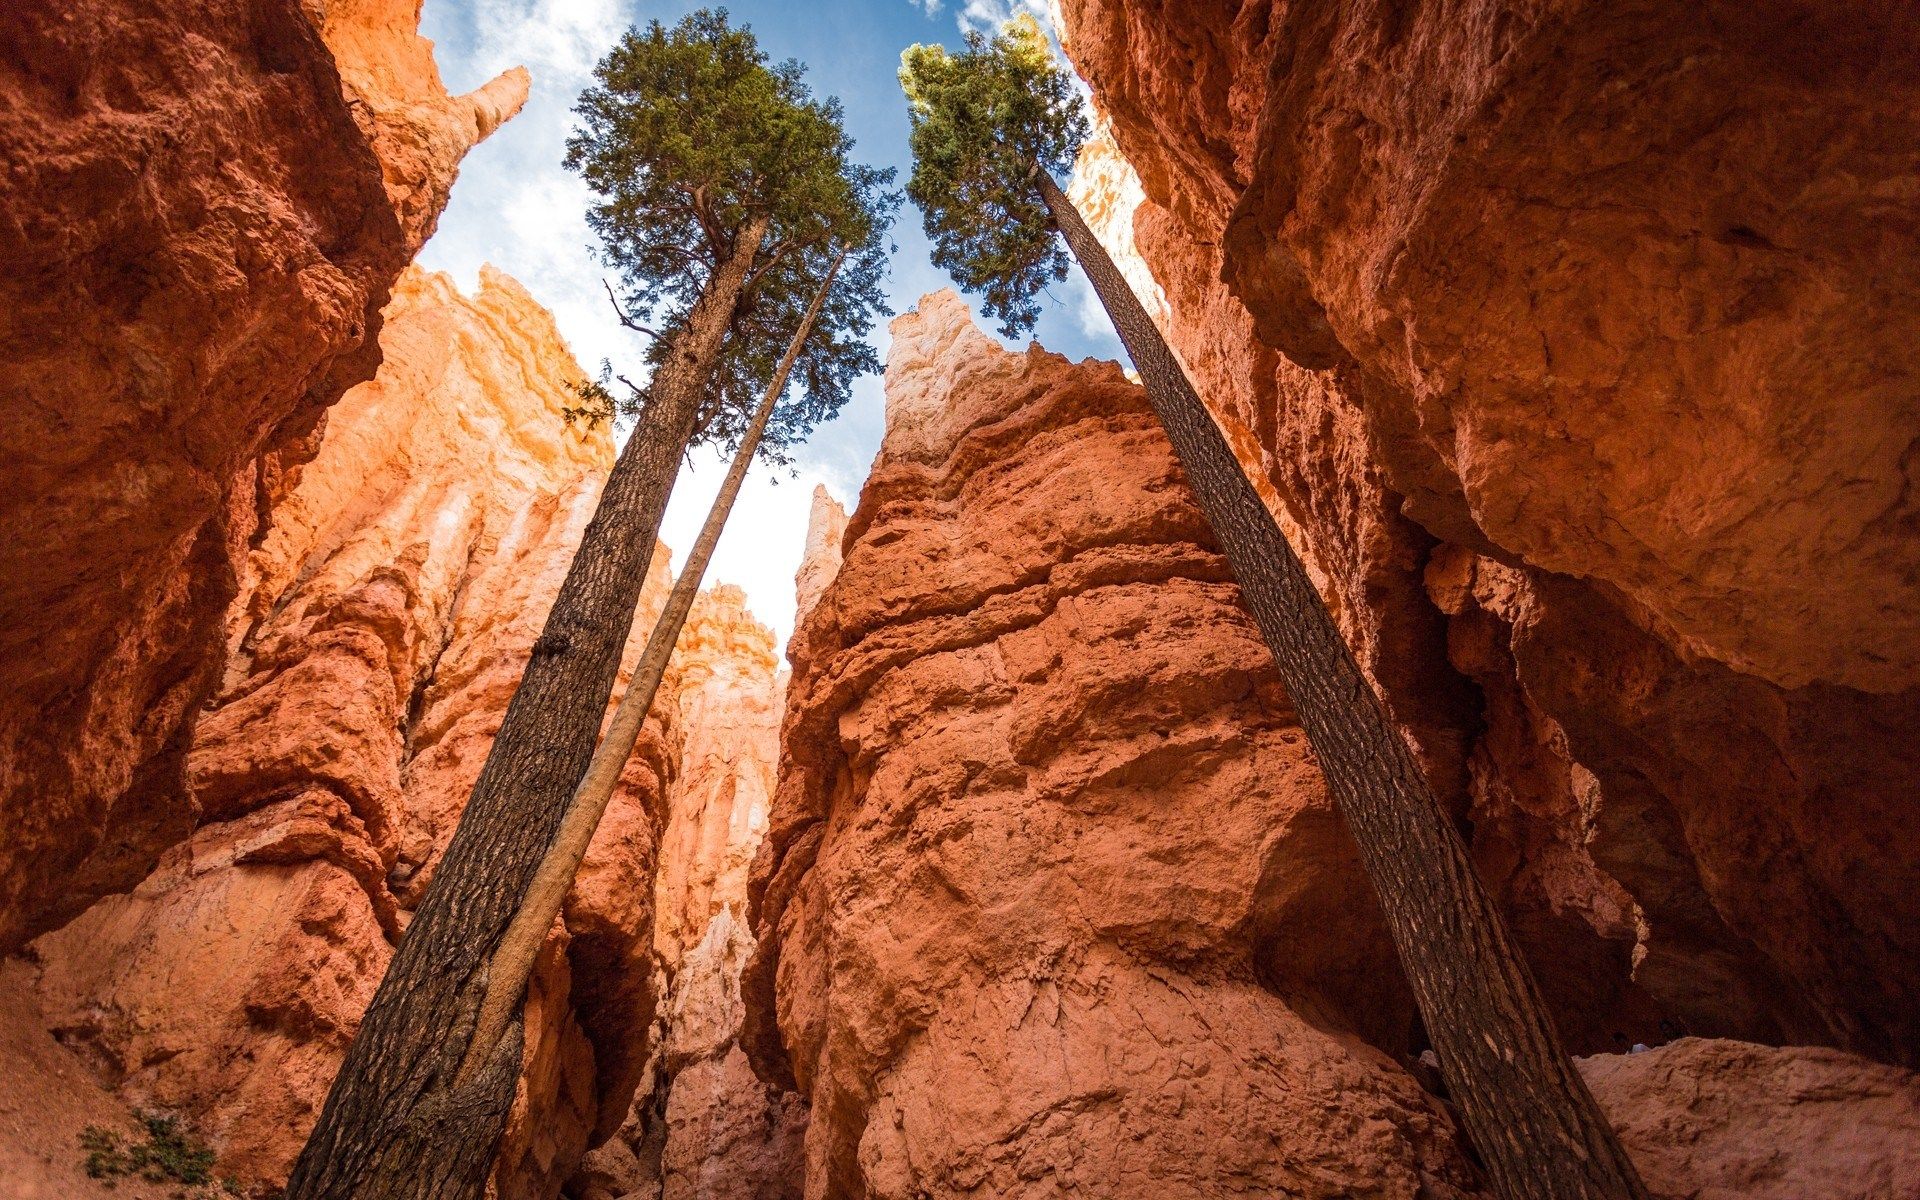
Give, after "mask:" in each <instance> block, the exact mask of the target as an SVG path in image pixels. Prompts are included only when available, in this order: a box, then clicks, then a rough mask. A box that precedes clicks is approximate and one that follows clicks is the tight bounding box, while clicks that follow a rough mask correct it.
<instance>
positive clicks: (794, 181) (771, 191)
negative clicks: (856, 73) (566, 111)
mask: <svg viewBox="0 0 1920 1200" xmlns="http://www.w3.org/2000/svg"><path fill="white" fill-rule="evenodd" d="M801 73H802V72H801V67H800V65H799V64H798V63H795V62H791V61H789V62H783V63H777V64H770V63H769V62H768V61H767V56H766V55H765V54H764V53H762V52H761V50H760V47H759V44H758V42H757V41H756V40H755V38H754V36H753V32H752V31H751V30H750V29H746V28H736V27H734V26H733V25H731V24H730V23H729V21H728V18H727V12H726V10H725V9H718V10H708V9H702V10H700V11H698V12H695V13H691V14H689V15H688V16H686V17H684V18H682V19H681V20H680V21H679V22H678V23H676V24H675V25H673V26H672V27H668V26H665V25H663V24H661V23H660V22H659V21H654V22H652V23H651V24H649V25H648V26H646V27H645V28H644V29H642V28H638V27H636V28H633V29H629V30H628V31H627V32H626V34H625V35H624V36H623V37H622V38H621V40H620V41H619V43H618V44H616V45H615V46H614V48H613V49H612V50H611V51H609V52H608V54H607V56H606V57H605V58H603V59H601V61H600V63H599V65H598V66H596V67H595V69H594V78H595V80H596V82H595V84H594V86H592V87H590V88H588V89H587V90H586V91H585V92H583V93H582V94H581V96H580V100H579V103H578V104H577V105H576V106H575V108H574V112H575V114H576V115H577V116H578V117H579V119H580V123H579V125H578V127H577V128H576V129H575V131H574V133H573V135H572V136H571V137H570V138H568V140H567V157H566V165H567V166H568V167H569V168H570V169H572V170H574V171H577V172H579V174H580V175H581V177H582V178H583V179H584V180H585V181H586V182H587V184H588V186H590V187H591V188H592V189H593V190H594V192H595V194H596V199H595V202H594V204H593V206H592V208H591V209H590V210H589V212H588V215H587V223H588V224H589V225H590V226H591V227H592V228H593V230H594V231H595V232H596V233H597V234H599V236H600V241H601V254H602V257H603V259H604V261H605V262H606V263H607V265H608V266H609V267H612V268H613V269H614V270H615V271H616V272H617V273H618V276H619V287H618V293H619V294H618V306H619V308H620V311H621V314H622V320H623V321H624V322H626V323H627V324H628V325H629V326H630V327H632V328H635V329H639V330H643V331H645V332H647V333H650V334H652V335H653V341H652V342H651V344H650V345H649V346H648V349H647V359H648V361H649V363H650V364H652V365H653V366H656V367H657V366H658V365H659V363H660V362H661V361H662V360H663V359H664V358H665V356H666V355H668V354H670V353H672V351H673V342H674V335H675V333H676V332H677V331H678V330H679V329H680V328H681V326H682V324H683V323H684V321H685V319H686V316H687V313H688V311H689V310H690V309H691V308H692V306H693V302H694V300H695V299H696V298H697V297H698V296H699V294H700V291H701V288H702V287H703V286H704V285H705V283H706V281H707V279H708V277H709V276H710V275H711V274H712V272H713V271H714V270H715V268H716V266H717V264H719V263H720V262H721V261H722V260H723V259H724V258H725V257H726V255H727V254H728V252H729V251H730V250H731V249H732V248H733V246H734V244H735V240H736V239H737V238H739V237H741V236H743V233H744V231H745V230H746V228H747V227H748V225H749V223H750V219H751V218H752V217H754V216H756V215H761V216H765V217H766V218H767V219H768V221H769V228H768V232H767V235H766V237H765V239H764V241H763V242H762V244H761V250H760V252H759V253H758V254H757V256H756V258H755V260H754V265H753V267H752V270H751V273H750V274H749V275H748V279H747V285H746V287H745V288H744V289H743V291H742V294H741V298H740V301H739V303H738V304H737V305H736V307H735V309H734V314H733V320H732V323H731V325H730V327H729V330H728V336H727V340H726V343H725V347H724V349H723V351H722V354H721V359H720V363H719V366H718V367H717V369H716V370H715V372H714V376H713V378H712V381H711V384H710V386H709V388H708V390H707V394H706V400H705V402H704V404H703V408H702V411H701V414H700V420H699V424H698V426H697V428H696V430H695V433H694V438H693V443H694V444H700V443H718V444H720V445H722V446H724V447H726V448H727V449H729V450H731V449H733V448H734V447H735V446H737V444H738V441H739V436H740V434H741V432H742V431H743V430H744V428H745V425H746V422H747V419H748V415H749V414H750V413H751V412H752V411H753V407H754V405H755V404H756V403H757V402H758V400H759V398H760V394H761V392H762V391H763V390H764V389H765V387H766V385H767V383H768V382H769V381H770V380H771V378H772V375H773V368H774V365H775V363H776V362H777V361H778V360H779V358H780V355H781V353H782V352H783V351H784V350H785V348H786V343H787V339H788V338H789V336H790V335H791V334H792V332H793V330H794V329H796V328H797V327H798V326H799V323H800V317H801V314H803V313H804V312H805V311H806V307H807V304H808V302H809V301H810V300H811V299H812V297H813V293H814V289H815V288H816V287H817V286H818V285H819V283H820V281H821V280H822V279H823V278H825V276H826V273H827V266H828V264H830V263H831V262H832V261H833V258H834V256H835V255H836V254H838V253H839V252H840V251H841V250H843V249H844V250H846V251H847V252H848V257H847V262H846V265H845V266H844V267H843V268H842V269H841V272H840V275H839V277H838V278H837V279H836V280H835V283H834V287H833V290H832V293H831V294H830V296H829V298H828V301H827V304H826V306H825V308H824V310H823V311H822V313H821V316H820V319H819V321H818V322H817V323H816V324H815V326H814V329H813V332H812V334H811V335H810V336H809V337H808V339H807V342H806V346H805V348H804V349H803V350H802V352H801V356H800V359H799V362H798V364H797V365H796V368H795V371H794V375H795V376H796V377H797V378H798V380H799V382H800V384H801V387H802V389H803V393H802V395H801V396H799V397H797V398H795V399H792V400H790V401H788V402H786V403H785V404H783V405H782V407H781V408H780V409H779V410H777V411H776V413H775V416H774V420H773V422H772V424H771V425H770V426H769V428H768V431H767V435H766V438H765V440H764V441H763V442H762V445H761V454H762V456H763V457H766V458H769V459H772V460H774V461H782V460H783V459H784V451H785V450H786V449H787V448H789V447H791V446H793V445H795V444H796V443H798V442H799V441H801V440H802V439H804V438H805V437H806V436H807V434H808V433H809V432H811V430H812V429H813V427H814V425H815V424H817V423H818V422H820V421H823V420H825V419H827V418H829V417H831V416H832V415H833V414H834V413H836V412H838V411H839V409H840V406H841V405H843V404H844V403H845V402H846V400H847V396H848V394H849V390H850V387H851V384H852V381H853V380H854V379H855V378H857V377H858V376H860V375H862V374H865V373H867V372H870V371H875V370H878V369H879V362H878V360H877V359H876V358H875V356H874V353H873V349H872V347H871V346H869V345H868V344H867V341H866V338H867V334H868V332H869V331H870V329H871V328H872V324H873V321H874V319H875V318H876V317H877V316H879V315H883V314H885V313H886V312H888V311H889V310H888V309H887V307H886V303H885V296H884V294H883V292H882V290H881V286H880V285H881V279H882V276H883V274H884V272H885V264H886V256H887V253H888V251H889V250H890V249H891V247H890V246H889V245H888V244H887V230H888V228H889V226H890V224H891V221H892V213H893V210H894V208H895V206H896V205H897V204H898V202H899V195H898V193H897V192H894V191H892V190H891V186H892V183H893V178H894V173H893V171H892V170H891V169H888V170H877V169H875V168H872V167H868V166H864V165H862V164H860V163H856V162H854V161H853V160H852V158H851V152H852V149H853V142H852V140H851V139H850V138H848V137H847V135H846V132H845V130H844V128H843V126H842V113H841V108H840V104H839V102H838V101H837V100H834V99H830V98H829V99H825V100H820V99H816V98H815V97H814V96H813V94H812V92H811V91H810V90H809V89H808V88H807V85H806V84H805V83H804V82H803V81H802V79H801ZM609 382H611V377H609V379H606V380H603V381H602V382H601V383H600V384H597V385H589V386H587V387H586V388H583V389H582V393H581V394H582V397H583V400H584V401H585V406H584V407H583V409H582V410H577V411H580V412H581V413H583V414H584V415H588V416H589V417H597V416H604V415H610V413H611V411H612V409H613V407H614V397H613V395H612V393H611V391H610V390H608V388H607V386H606V385H607V384H608V383H609ZM622 382H623V383H626V386H627V388H628V389H629V390H630V394H629V395H627V396H625V397H624V398H623V399H622V400H621V401H620V404H619V407H620V408H622V409H623V410H624V411H627V412H632V411H635V410H636V409H637V407H638V406H639V405H641V404H644V403H645V401H646V389H645V385H644V383H638V384H636V383H631V382H627V381H626V380H625V379H624V378H622Z"/></svg>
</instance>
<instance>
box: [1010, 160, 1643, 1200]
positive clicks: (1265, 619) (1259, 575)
mask: <svg viewBox="0 0 1920 1200" xmlns="http://www.w3.org/2000/svg"><path fill="white" fill-rule="evenodd" d="M1035 183H1036V186H1037V187H1038V188H1039V190H1040V194H1041V196H1042V198H1043V199H1044V200H1045V201H1046V204H1047V208H1048V210H1049V211H1050V212H1051V213H1052V214H1053V218H1054V221H1055V223H1056V224H1057V225H1058V226H1059V227H1060V230H1061V232H1062V233H1063V234H1064V235H1065V237H1066V239H1067V245H1068V246H1069V247H1070V248H1071V249H1072V251H1073V254H1074V257H1075V258H1077V259H1078V260H1079V262H1080V265H1081V267H1082V268H1084V269H1085V270H1086V272H1087V276H1088V278H1089V279H1091V280H1092V281H1093V286H1094V290H1095V291H1096V292H1097V293H1098V294H1099V296H1100V300H1101V303H1102V304H1104V305H1105V306H1106V310H1107V315H1108V316H1109V317H1111V318H1112V319H1113V323H1114V327H1115V328H1116V329H1117V330H1118V331H1119V334H1120V338H1121V340H1122V341H1123V342H1124V343H1126V347H1127V352H1128V353H1129V354H1130V355H1131V356H1132V358H1133V362H1134V366H1135V367H1137V368H1138V369H1139V371H1140V377H1141V379H1142V380H1143V381H1144V382H1145V384H1146V389H1147V398H1148V400H1149V402H1150V403H1151V404H1152V406H1153V409H1154V412H1155V413H1156V414H1157V415H1158V416H1159V418H1160V423H1161V425H1162V426H1164V427H1165V429H1166V433H1167V438H1168V440H1169V441H1171V442H1172V443H1173V448H1174V451H1175V453H1176V454H1178V455H1179V457H1180V463H1181V466H1182V467H1184V468H1185V470H1186V473H1187V477H1188V479H1189V480H1191V482H1192V485H1193V492H1194V496H1195V499H1196V500H1198V502H1199V504H1200V509H1201V512H1202V513H1204V514H1205V516H1206V518H1207V523H1208V524H1209V525H1210V526H1212V528H1213V532H1214V536H1215V537H1217V538H1218V539H1219V540H1220V546H1221V548H1222V549H1223V550H1224V551H1225V552H1226V555H1227V561H1228V563H1229V564H1230V565H1231V566H1232V568H1233V573H1234V576H1235V577H1236V578H1237V579H1238V580H1239V583H1240V591H1241V595H1242V596H1243V597H1244V598H1245V601H1246V605H1247V609H1248V611H1249V612H1251V613H1252V614H1253V618H1254V620H1255V622H1256V623H1257V624H1258V625H1259V627H1260V632H1261V634H1262V636H1264V637H1265V639H1266V642H1267V645H1268V647H1269V648H1270V649H1271V650H1272V651H1273V655H1274V659H1275V662H1276V663H1277V665H1278V666H1279V669H1280V677H1281V679H1282V680H1283V681H1284V682H1285V683H1286V686H1287V691H1288V692H1289V693H1290V694H1291V696H1292V697H1293V703H1294V707H1295V709H1296V710H1297V711H1298V712H1299V714H1300V723H1301V725H1302V726H1303V727H1304V728H1305V730H1306V733H1307V738H1308V740H1309V741H1310V742H1311V743H1312V745H1313V749H1314V754H1315V756H1316V757H1317V759H1318V760H1319V764H1320V770H1321V772H1322V774H1323V775H1325V777H1326V780H1327V786H1328V790H1329V791H1330V792H1331V793H1332V794H1333V799H1334V802H1335V804H1336V805H1337V806H1338V807H1339V810H1340V812H1341V815H1342V816H1343V817H1344V818H1345V820H1346V823H1347V827H1348V828H1349V829H1350V830H1351V831H1352V834H1353V840H1354V841H1355V843H1357V844H1358V846H1359V848H1360V857H1361V862H1362V864H1363V865H1364V867H1365V869H1366V872H1367V875H1368V877H1369V878H1370V879H1371V880H1372V882H1373V886H1374V890H1375V892H1376V893H1377V894H1378V895H1379V898H1380V905H1381V908H1382V909H1383V910H1384V911H1385V914H1386V918H1387V929H1388V931H1389V933H1390V934H1391V935H1392V937H1393V944H1394V948H1395V949H1396V950H1397V951H1398V952H1399V956H1400V963H1401V966H1402V967H1403V968H1404V969H1405V971H1406V974H1407V979H1408V981H1409V982H1410V983H1411V984H1412V986H1413V991H1414V997H1415V999H1416V1000H1417V1001H1418V1003H1419V1006H1420V1013H1421V1016H1422V1017H1423V1018H1424V1019H1425V1022H1426V1027H1427V1032H1428V1035H1429V1036H1430V1037H1431V1038H1432V1039H1433V1046H1434V1050H1435V1052H1436V1053H1437V1054H1438V1056H1439V1059H1440V1069H1441V1073H1442V1075H1443V1076H1444V1077H1445V1079H1446V1082H1447V1087H1448V1089H1449V1091H1450V1092H1451V1093H1452V1096H1453V1099H1454V1100H1455V1102H1456V1103H1457V1104H1458V1105H1459V1109H1460V1113H1461V1117H1462V1119H1463V1120H1464V1121H1465V1122H1466V1126H1467V1133H1468V1135H1469V1136H1470V1137H1471V1138H1472V1140H1473V1144H1474V1146H1475V1147H1476V1148H1477V1149H1478V1150H1479V1152H1480V1156H1481V1158H1482V1160H1483V1161H1484V1162H1485V1164H1486V1167H1487V1172H1488V1174H1489V1175H1490V1176H1491V1177H1492V1179H1493V1183H1494V1186H1495V1187H1496V1188H1497V1189H1498V1191H1499V1193H1500V1195H1501V1196H1503V1197H1505V1198H1506V1200H1645V1197H1646V1190H1645V1188H1644V1186H1643V1185H1642V1184H1641V1182H1640V1178H1639V1175H1638V1174H1637V1173H1636V1172H1635V1170H1634V1168H1633V1164H1632V1163H1631V1162H1629V1161H1628V1159H1627V1156H1626V1154H1625V1152H1623V1151H1622V1150H1621V1148H1620V1143H1619V1141H1618V1139H1616V1138H1615V1137H1614V1134H1613V1130H1612V1128H1611V1127H1610V1126H1609V1125H1608V1124H1607V1121H1606V1117H1605V1116H1604V1115H1603V1114H1602V1113H1601V1112H1600V1109H1599V1107H1598V1106H1597V1105H1596V1104H1595V1103H1594V1101H1593V1097H1592V1095H1591V1094H1590V1093H1589V1092H1588V1091H1587V1087H1586V1084H1585V1083H1584V1082H1583V1081H1582V1080H1581V1078H1580V1076H1579V1074H1578V1072H1576V1071H1575V1070H1574V1068H1573V1063H1572V1062H1571V1061H1570V1060H1569V1059H1568V1058H1567V1055H1566V1053H1565V1052H1564V1051H1563V1050H1562V1049H1561V1047H1560V1040H1559V1037H1558V1036H1557V1035H1556V1033H1555V1032H1554V1028H1553V1021H1552V1018H1551V1017H1550V1016H1549V1015H1548V1013H1547V1010H1546V1006H1545V1004H1544V1003H1543V1002H1542V1001H1541V998H1540V993H1539V988H1538V987H1537V986H1536V985H1535V983H1534V981H1533V976H1532V974H1531V972H1530V971H1529V970H1528V968H1527V965H1526V962H1525V960H1524V959H1523V958H1522V957H1521V955H1520V950H1519V947H1518V946H1516V945H1515V944H1514V941H1513V938H1512V936H1511V935H1510V934H1509V933H1508V932H1507V927H1506V922H1505V921H1503V920H1502V919H1501V916H1500V913H1499V910H1498V909H1496V908H1495V907H1494V905H1493V900H1492V898H1491V897H1490V896H1489V895H1488V894H1487V891H1486V888H1485V887H1484V886H1483V885H1482V884H1481V882H1480V878H1479V876H1478V875H1476V874H1475V873H1474V869H1473V863H1472V861H1471V860H1470V859H1469V858H1468V856H1467V848H1466V845H1465V843H1464V842H1462V840H1461V838H1460V835H1459V833H1458V831H1456V830H1455V829H1454V827H1453V824H1452V822H1451V821H1449V820H1448V818H1447V815H1446V812H1445V810H1443V809H1442V808H1441V807H1440V803H1439V801H1438V800H1437V799H1436V798H1435V797H1434V794H1433V790H1432V789H1431V788H1430V787H1429V786H1428V784H1427V781H1426V777H1425V776H1424V775H1423V774H1422V773H1421V771H1420V767H1419V764H1418V763H1416V762H1415V761H1414V757H1413V752H1412V751H1411V750H1410V749H1409V748H1408V746H1407V744H1406V742H1405V740H1403V739H1402V738H1401V736H1400V734H1399V732H1398V731H1397V730H1396V729H1395V728H1394V727H1393V725H1392V724H1391V723H1390V722H1389V721H1388V720H1387V716H1386V713H1385V711H1384V710H1383V709H1382V708H1381V706H1380V701H1379V699H1378V698H1377V697H1376V696H1375V695H1374V693H1373V689H1372V687H1371V686H1370V685H1369V684H1368V683H1367V680H1366V678H1365V676H1363V675H1362V674H1361V673H1360V667H1359V664H1358V663H1356V662H1355V661H1354V658H1353V655H1352V653H1351V652H1350V651H1349V650H1348V649H1347V644H1346V642H1345V640H1343V639H1342V638H1341V636H1340V631H1339V629H1338V628H1337V627H1336V626H1335V625H1334V623H1333V618H1332V616H1331V615H1330V614H1329V613H1328V612H1327V609H1326V605H1325V604H1324V603H1323V602H1322V600H1321V599H1320V595H1319V593H1318V592H1316V591H1315V590H1314V587H1313V583H1312V581H1311V580H1309V579H1308V578H1307V573H1306V571H1305V569H1304V568H1303V567H1302V566H1301V565H1300V560H1299V559H1298V558H1297V557H1296V556H1295V555H1294V553H1293V549H1292V547H1290V546H1289V545H1288V544H1287V541H1286V538H1285V537H1284V536H1282V535H1281V533H1280V528H1279V526H1278V525H1276V524H1275V523H1274V520H1273V516H1272V514H1271V513H1269V512H1268V511H1267V509H1266V506H1265V505H1264V504H1262V503H1261V501H1260V498H1259V496H1258V495H1257V494H1256V493H1255V492H1254V490H1253V485H1252V484H1251V483H1249V482H1248V480H1247V477H1246V475H1245V473H1244V472H1243V470H1242V469H1241V466H1240V463H1239V461H1238V460H1237V459H1235V458H1234V456H1233V451H1232V450H1231V449H1230V448H1229V447H1228V445H1227V442H1226V439H1225V438H1224V437H1223V436H1222V435H1221V433H1220V430H1219V427H1218V426H1216V425H1215V424H1214V421H1213V417H1212V416H1211V415H1210V414H1209V413H1208V412H1207V410H1206V408H1205V407H1204V406H1203V405H1202V404H1201V402H1200V398H1199V396H1198V395H1196V394H1195V392H1194V390H1193V385H1192V383H1191V382H1190V381H1189V380H1188V379H1187V376H1186V372H1185V371H1184V370H1183V369H1182V368H1181V366H1180V364H1179V362H1178V360H1176V359H1175V358H1174V356H1173V353H1172V351H1171V350H1169V349H1168V348H1167V344H1166V342H1165V340H1163V339H1162V338H1161V336H1160V331H1159V330H1158V329H1157V328H1156V327H1155V326H1154V324H1153V321H1152V319H1151V318H1150V317H1148V316H1147V313H1146V310H1145V309H1143V308H1142V307H1141V306H1140V302H1139V300H1138V299H1137V298H1136V297H1135V296H1134V294H1133V291H1132V289H1131V288H1129V287H1128V286H1127V283H1126V280H1125V279H1124V278H1122V276H1121V275H1120V272H1119V271H1118V270H1117V269H1116V268H1115V267H1114V265H1113V261H1112V259H1110V258H1109V257H1108V256H1107V252H1106V250H1105V248H1104V247H1102V246H1101V245H1100V243H1099V241H1098V239H1096V238H1095V237H1094V236H1093V234H1092V232H1091V231H1089V230H1088V229H1087V226H1086V222H1084V221H1083V220H1081V218H1080V214H1079V212H1078V211H1077V210H1076V209H1075V208H1074V206H1073V203H1072V201H1070V200H1068V199H1067V197H1066V195H1065V193H1063V192H1061V190H1060V188H1059V186H1058V185H1057V184H1055V183H1054V181H1053V180H1052V179H1051V178H1050V177H1048V175H1047V173H1046V172H1044V171H1039V172H1037V173H1036V179H1035Z"/></svg>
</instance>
